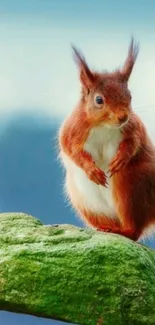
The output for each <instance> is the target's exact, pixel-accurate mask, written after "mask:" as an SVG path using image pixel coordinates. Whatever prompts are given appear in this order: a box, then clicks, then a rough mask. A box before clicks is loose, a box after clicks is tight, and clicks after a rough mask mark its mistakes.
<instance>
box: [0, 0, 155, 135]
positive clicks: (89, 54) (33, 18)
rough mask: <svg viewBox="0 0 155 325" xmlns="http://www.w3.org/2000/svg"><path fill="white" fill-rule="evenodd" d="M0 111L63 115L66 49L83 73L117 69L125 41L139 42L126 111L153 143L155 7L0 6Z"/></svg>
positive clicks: (73, 85) (67, 85)
mask: <svg viewBox="0 0 155 325" xmlns="http://www.w3.org/2000/svg"><path fill="white" fill-rule="evenodd" d="M0 9H1V10H0V110H1V114H2V113H7V114H10V113H11V112H14V111H15V110H16V111H17V110H19V111H24V110H25V109H26V110H29V109H35V110H36V111H37V112H38V113H39V112H40V111H42V110H43V111H45V112H47V113H48V114H50V116H54V115H55V116H59V117H62V116H64V115H67V114H68V112H70V111H71V110H72V108H73V106H74V105H75V104H76V102H77V100H78V95H79V81H78V74H77V69H76V66H75V64H74V62H73V60H72V53H71V48H70V43H72V42H73V43H75V44H76V45H77V46H78V47H79V48H81V49H82V51H83V53H84V54H85V56H86V58H87V61H88V63H89V65H90V67H94V68H101V69H104V68H107V69H110V70H112V69H113V68H115V67H117V66H120V65H121V64H122V63H123V61H124V59H125V56H126V53H127V48H128V43H129V41H130V36H131V35H132V34H133V35H135V38H136V39H137V40H138V41H139V42H140V55H139V58H138V60H137V64H136V66H135V69H134V72H133V74H132V78H131V80H130V88H131V90H132V92H133V107H135V108H136V109H137V112H139V114H140V115H141V117H142V118H143V120H145V123H146V124H147V125H148V127H149V131H150V132H151V134H153V135H154V137H155V131H154V124H155V117H153V115H154V111H155V20H154V17H155V1H154V0H152V1H151V0H149V1H146V0H145V1H144V0H141V1H137V2H136V1H135V0H134V1H133V0H130V1H124V2H123V1H122V0H117V1H115V0H113V1H112V0H108V1H103V0H91V1H88V0H81V1H80V0H79V1H77V0H70V1H69V0H55V1H54V0H53V1H52V0H48V1H47V0H27V1H21V0H14V1H12V0H5V1H3V2H2V1H0Z"/></svg>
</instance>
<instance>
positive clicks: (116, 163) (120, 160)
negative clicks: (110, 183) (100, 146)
mask: <svg viewBox="0 0 155 325" xmlns="http://www.w3.org/2000/svg"><path fill="white" fill-rule="evenodd" d="M128 161H129V159H128V157H127V156H126V157H124V156H122V155H120V154H119V153H118V154H117V155H116V156H115V157H114V159H113V160H112V162H111V163H110V165H109V170H108V172H109V173H110V177H111V176H112V175H113V174H115V173H117V172H119V171H120V169H122V168H124V167H125V166H126V165H127V163H128Z"/></svg>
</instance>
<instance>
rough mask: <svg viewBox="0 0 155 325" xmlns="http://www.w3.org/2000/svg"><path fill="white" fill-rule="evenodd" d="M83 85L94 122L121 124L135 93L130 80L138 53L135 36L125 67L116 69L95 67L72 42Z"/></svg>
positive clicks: (84, 97)
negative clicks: (94, 68)
mask: <svg viewBox="0 0 155 325" xmlns="http://www.w3.org/2000/svg"><path fill="white" fill-rule="evenodd" d="M72 48H73V51H74V58H75V61H76V63H77V66H78V69H79V75H80V81H81V85H82V98H81V100H82V102H83V107H84V109H85V110H86V113H87V116H88V119H90V121H91V123H92V124H94V125H98V124H100V123H101V122H104V123H105V124H106V125H107V126H111V127H121V126H123V125H125V124H126V123H127V121H128V118H129V115H130V112H131V94H130V91H129V89H128V80H129V77H130V75H131V72H132V69H133V66H134V63H135V61H136V58H137V55H138V49H139V47H138V44H135V42H134V39H133V38H132V40H131V42H130V45H129V49H128V55H127V58H126V60H125V63H124V65H123V67H122V68H121V69H117V70H115V71H114V72H111V73H110V72H103V73H98V72H94V71H91V70H90V68H89V67H88V65H87V62H86V60H85V58H84V57H83V55H82V54H81V53H80V52H79V51H78V50H77V49H76V47H74V46H72Z"/></svg>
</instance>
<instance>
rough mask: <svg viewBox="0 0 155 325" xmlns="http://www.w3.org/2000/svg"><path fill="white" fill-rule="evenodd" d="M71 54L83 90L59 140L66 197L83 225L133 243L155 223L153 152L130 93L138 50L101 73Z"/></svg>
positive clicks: (133, 44) (134, 45)
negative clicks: (118, 235)
mask: <svg viewBox="0 0 155 325" xmlns="http://www.w3.org/2000/svg"><path fill="white" fill-rule="evenodd" d="M72 48H73V53H74V59H75V60H76V64H77V66H78V70H79V79H80V82H81V86H82V89H81V96H80V100H79V103H78V104H77V106H76V107H75V108H74V110H73V112H72V113H71V115H70V116H69V117H68V118H66V120H65V121H64V122H63V123H62V125H61V127H60V130H59V137H58V141H59V148H60V157H61V160H62V163H63V165H64V167H65V170H66V176H65V189H66V193H67V196H68V198H69V200H70V202H71V204H72V206H73V207H74V209H75V210H76V211H77V212H78V214H79V216H81V218H82V219H83V221H84V222H85V224H86V225H88V226H90V227H92V228H96V229H97V230H100V231H105V232H112V233H117V234H120V235H123V236H125V237H128V238H130V239H132V240H135V241H137V240H138V239H139V238H140V237H141V236H143V235H144V234H145V230H146V229H148V227H149V226H151V225H153V224H154V223H155V147H154V145H153V144H152V142H151V139H150V138H149V135H148V133H147V130H146V127H145V126H144V124H143V122H142V121H141V119H140V118H139V117H138V116H137V115H136V113H135V112H134V111H133V110H132V105H131V93H130V91H129V89H128V81H129V77H130V75H131V72H132V70H133V67H134V64H135V61H136V58H137V55H138V52H139V45H138V44H137V43H136V42H135V40H134V39H133V38H132V39H131V41H130V45H129V49H128V54H127V58H126V60H125V63H124V65H123V66H122V68H119V69H116V70H115V71H113V72H107V71H103V72H100V73H99V72H96V71H92V70H91V69H90V68H89V66H88V64H87V62H86V60H85V58H84V56H83V55H82V54H81V52H80V51H79V50H78V49H77V48H76V47H74V46H72Z"/></svg>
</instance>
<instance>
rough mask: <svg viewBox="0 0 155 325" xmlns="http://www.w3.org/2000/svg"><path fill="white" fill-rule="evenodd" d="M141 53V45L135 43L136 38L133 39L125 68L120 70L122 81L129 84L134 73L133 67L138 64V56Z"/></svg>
mask: <svg viewBox="0 0 155 325" xmlns="http://www.w3.org/2000/svg"><path fill="white" fill-rule="evenodd" d="M138 52H139V45H138V43H136V42H135V41H134V38H133V37H132V39H131V42H130V45H129V49H128V55H127V58H126V60H125V63H124V65H123V68H122V69H121V70H120V74H121V79H122V81H125V82H127V81H128V79H129V77H130V74H131V72H132V69H133V66H134V64H135V62H136V59H137V56H138Z"/></svg>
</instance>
